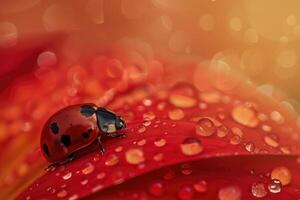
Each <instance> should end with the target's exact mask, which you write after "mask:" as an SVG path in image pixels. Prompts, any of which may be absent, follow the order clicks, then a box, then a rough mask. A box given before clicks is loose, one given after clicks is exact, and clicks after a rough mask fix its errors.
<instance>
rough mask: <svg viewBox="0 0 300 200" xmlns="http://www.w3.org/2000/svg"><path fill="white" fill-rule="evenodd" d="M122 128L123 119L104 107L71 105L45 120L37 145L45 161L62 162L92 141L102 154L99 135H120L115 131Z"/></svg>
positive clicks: (68, 159) (69, 158) (70, 158)
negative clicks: (97, 145) (96, 143)
mask: <svg viewBox="0 0 300 200" xmlns="http://www.w3.org/2000/svg"><path fill="white" fill-rule="evenodd" d="M125 128H126V124H125V122H124V120H123V119H122V118H121V117H120V116H117V115H116V114H115V113H113V112H111V111H109V110H107V109H105V108H101V107H97V106H96V105H95V104H91V103H89V104H80V105H71V106H68V107H65V108H63V109H61V110H59V111H57V112H56V113H55V114H53V115H52V116H51V117H50V118H49V119H48V120H47V122H46V123H45V125H44V127H43V129H42V134H41V139H40V145H41V149H42V153H43V155H44V157H45V158H46V160H47V161H49V162H51V163H55V164H63V163H65V162H68V161H70V160H72V158H73V156H74V152H76V151H78V150H79V149H82V148H84V147H86V146H88V145H90V144H91V143H93V142H94V141H95V140H97V141H98V144H99V147H100V151H101V153H102V154H103V153H104V148H103V145H102V142H101V136H103V135H106V136H110V137H117V138H118V137H122V136H124V134H120V133H117V132H116V131H117V130H122V129H125ZM55 164H54V165H55Z"/></svg>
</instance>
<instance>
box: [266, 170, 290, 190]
mask: <svg viewBox="0 0 300 200" xmlns="http://www.w3.org/2000/svg"><path fill="white" fill-rule="evenodd" d="M271 178H272V179H277V180H279V181H280V182H281V184H282V185H283V186H285V185H288V184H290V183H291V181H292V173H291V171H290V170H289V169H288V168H286V167H284V166H279V167H276V168H274V169H273V170H272V172H271Z"/></svg>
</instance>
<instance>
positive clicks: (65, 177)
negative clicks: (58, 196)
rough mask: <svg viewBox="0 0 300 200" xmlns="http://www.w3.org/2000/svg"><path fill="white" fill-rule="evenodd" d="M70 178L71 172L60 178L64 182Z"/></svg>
mask: <svg viewBox="0 0 300 200" xmlns="http://www.w3.org/2000/svg"><path fill="white" fill-rule="evenodd" d="M71 177H72V172H68V173H66V174H65V175H63V176H62V178H63V179H64V180H68V179H70V178H71Z"/></svg>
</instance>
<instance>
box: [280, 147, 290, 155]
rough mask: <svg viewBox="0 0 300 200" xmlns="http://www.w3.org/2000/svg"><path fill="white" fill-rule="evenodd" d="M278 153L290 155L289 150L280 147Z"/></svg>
mask: <svg viewBox="0 0 300 200" xmlns="http://www.w3.org/2000/svg"><path fill="white" fill-rule="evenodd" d="M280 151H281V152H282V153H284V154H291V153H292V152H291V150H290V148H288V147H280Z"/></svg>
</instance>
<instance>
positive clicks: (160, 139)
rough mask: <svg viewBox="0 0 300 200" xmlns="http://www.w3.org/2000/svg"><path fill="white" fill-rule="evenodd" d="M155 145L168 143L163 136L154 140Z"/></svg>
mask: <svg viewBox="0 0 300 200" xmlns="http://www.w3.org/2000/svg"><path fill="white" fill-rule="evenodd" d="M154 145H155V146H157V147H163V146H165V145H166V140H165V139H163V138H159V139H157V140H155V141H154Z"/></svg>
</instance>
